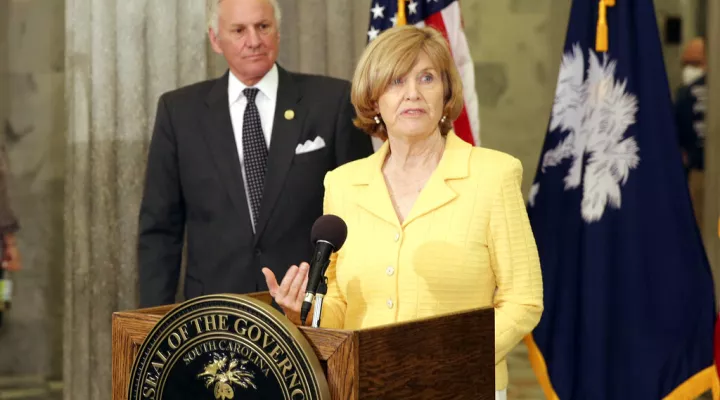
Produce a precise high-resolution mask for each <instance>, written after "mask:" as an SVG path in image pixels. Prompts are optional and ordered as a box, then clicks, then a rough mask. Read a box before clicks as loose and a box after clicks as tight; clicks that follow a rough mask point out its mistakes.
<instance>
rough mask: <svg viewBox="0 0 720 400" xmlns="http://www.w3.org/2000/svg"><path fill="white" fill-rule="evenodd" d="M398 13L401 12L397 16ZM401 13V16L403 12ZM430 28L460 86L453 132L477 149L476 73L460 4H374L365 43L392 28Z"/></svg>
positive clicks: (390, 0) (441, 0) (425, 0)
mask: <svg viewBox="0 0 720 400" xmlns="http://www.w3.org/2000/svg"><path fill="white" fill-rule="evenodd" d="M398 10H401V12H400V13H398ZM403 10H404V12H402V11H403ZM405 23H407V24H413V25H415V26H421V27H422V26H431V27H433V28H435V29H437V30H438V31H440V33H442V34H443V36H445V38H446V39H447V40H448V44H449V45H450V51H452V54H453V58H454V59H455V65H456V66H457V68H458V71H459V72H460V77H461V78H462V82H463V97H464V100H465V105H464V107H463V110H462V113H461V114H460V116H459V117H458V119H457V120H455V123H454V131H455V134H457V135H458V137H460V138H462V139H463V140H465V141H466V142H468V143H470V144H472V145H475V146H479V145H480V117H479V115H478V100H477V93H476V92H475V71H474V66H473V61H472V57H471V56H470V49H469V47H468V43H467V39H466V37H465V32H463V22H462V16H461V14H460V2H459V0H410V1H406V0H373V1H372V4H371V8H370V27H369V29H368V33H367V35H368V42H370V41H372V40H373V39H375V38H376V37H378V35H379V34H380V33H381V32H382V31H384V30H386V29H389V28H392V27H393V26H395V25H398V24H400V25H403V24H405Z"/></svg>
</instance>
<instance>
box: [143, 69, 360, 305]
mask: <svg viewBox="0 0 720 400" xmlns="http://www.w3.org/2000/svg"><path fill="white" fill-rule="evenodd" d="M278 73H279V85H278V96H277V104H276V108H275V120H274V123H273V132H272V139H271V141H270V149H269V155H268V169H267V175H266V178H265V189H264V194H263V200H262V206H261V209H260V215H259V218H258V223H257V234H253V231H252V227H251V225H250V224H251V223H250V215H249V210H248V205H247V199H246V196H245V189H244V186H243V179H242V173H241V169H240V161H239V158H238V154H237V147H236V145H235V136H234V134H233V128H232V122H231V119H230V109H229V105H228V92H227V89H228V73H226V74H225V75H224V76H223V77H221V78H220V79H217V80H211V81H206V82H201V83H198V84H194V85H191V86H187V87H184V88H180V89H178V90H175V91H172V92H169V93H165V94H163V95H162V96H161V97H160V100H159V102H158V110H157V117H156V121H155V128H154V132H153V137H152V141H151V144H150V152H149V155H148V162H147V173H146V181H145V189H144V195H143V199H142V203H141V206H140V224H139V243H138V261H139V268H140V303H141V306H143V307H147V306H154V305H160V304H171V303H173V302H174V300H175V292H176V288H177V284H178V279H179V275H180V266H181V256H182V250H183V239H184V235H185V234H187V273H186V276H185V278H186V279H185V287H184V294H185V298H188V299H189V298H193V297H197V296H200V295H205V294H212V293H249V292H255V291H263V290H267V286H266V284H265V278H264V276H263V274H262V272H261V268H262V267H265V266H266V267H269V268H270V269H271V270H272V271H273V272H274V273H275V275H276V276H277V277H278V281H279V280H280V279H282V277H283V276H284V275H285V272H286V271H287V269H288V267H289V266H290V265H293V264H298V263H300V262H302V261H309V257H310V255H311V253H312V248H313V246H312V244H311V243H310V229H311V227H312V224H313V223H314V222H315V220H316V219H317V218H318V217H319V216H321V215H322V212H323V211H322V210H323V194H324V188H323V179H324V177H325V173H326V172H328V171H330V170H332V169H334V168H335V167H337V166H339V165H341V164H344V163H346V162H349V161H352V160H355V159H358V158H362V157H365V156H367V155H369V154H371V153H372V151H373V150H372V144H371V141H370V138H369V137H368V136H367V135H365V134H363V133H362V132H361V131H359V130H358V129H357V128H355V127H354V126H353V124H352V118H353V117H354V110H353V108H352V105H351V104H350V85H349V83H348V82H347V81H342V80H339V79H334V78H328V77H321V76H312V75H304V74H296V73H291V72H288V71H285V70H284V69H282V68H279V67H278ZM286 110H293V111H294V114H295V115H294V118H293V119H286V118H285V111H286ZM317 136H321V137H322V138H323V139H324V141H325V144H326V147H325V148H323V149H321V150H317V151H313V152H310V153H304V154H299V155H296V154H295V148H296V146H297V145H298V144H301V143H304V142H305V141H306V140H313V139H315V138H316V137H317ZM186 227H187V229H186Z"/></svg>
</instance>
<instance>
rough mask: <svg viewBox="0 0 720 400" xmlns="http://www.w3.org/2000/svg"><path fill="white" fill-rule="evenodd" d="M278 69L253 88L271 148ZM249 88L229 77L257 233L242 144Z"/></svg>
mask: <svg viewBox="0 0 720 400" xmlns="http://www.w3.org/2000/svg"><path fill="white" fill-rule="evenodd" d="M278 84H279V78H278V69H277V65H273V67H272V68H271V69H270V71H268V73H267V74H265V76H264V77H263V78H262V79H261V80H260V82H258V83H257V84H256V85H254V86H252V87H254V88H257V89H258V91H259V92H258V94H257V97H255V105H257V108H258V112H259V113H260V124H261V125H262V130H263V136H265V144H266V145H267V146H268V149H269V148H270V138H271V137H272V127H273V121H274V118H275V105H276V104H277V92H278ZM247 87H248V86H246V85H245V84H244V83H242V82H241V81H240V80H239V79H238V78H237V77H235V75H233V73H232V71H231V72H230V73H229V77H228V102H229V104H230V119H231V120H232V127H233V132H234V133H235V144H236V145H237V151H238V157H239V158H240V169H241V171H242V178H243V184H244V185H243V186H244V187H245V198H246V199H247V200H248V214H249V215H250V221H251V222H252V224H251V225H252V226H253V231H255V221H254V220H253V213H252V208H251V206H250V195H249V193H248V188H247V177H246V174H245V164H244V163H243V159H244V157H243V144H242V127H243V117H244V115H245V107H247V97H245V95H244V94H243V90H245V89H246V88H247Z"/></svg>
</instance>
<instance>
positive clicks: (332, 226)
mask: <svg viewBox="0 0 720 400" xmlns="http://www.w3.org/2000/svg"><path fill="white" fill-rule="evenodd" d="M345 239H347V225H346V224H345V221H343V220H342V218H340V217H338V216H337V215H332V214H326V215H323V216H321V217H320V218H318V219H317V220H316V221H315V223H314V224H313V226H312V230H311V231H310V241H311V242H312V244H313V245H315V243H317V242H318V240H324V241H326V242H329V243H330V244H332V246H333V247H334V248H335V251H338V250H340V248H341V247H342V246H343V244H345Z"/></svg>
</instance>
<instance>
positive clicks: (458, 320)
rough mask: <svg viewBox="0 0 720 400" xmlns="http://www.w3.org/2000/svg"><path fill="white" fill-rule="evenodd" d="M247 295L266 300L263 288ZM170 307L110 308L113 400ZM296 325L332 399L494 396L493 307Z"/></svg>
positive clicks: (478, 399)
mask: <svg viewBox="0 0 720 400" xmlns="http://www.w3.org/2000/svg"><path fill="white" fill-rule="evenodd" d="M249 296H250V297H253V298H256V299H259V300H262V301H264V302H265V303H268V304H269V303H270V300H271V299H270V296H269V295H268V294H267V293H257V294H252V295H249ZM174 307H175V305H170V306H163V307H155V308H146V309H140V310H134V311H126V312H116V313H114V314H113V317H112V335H113V337H112V343H113V344H112V346H113V348H112V353H113V356H112V357H113V359H112V363H113V364H112V376H113V382H112V391H113V395H112V399H113V400H125V399H126V398H127V392H128V384H129V380H130V375H131V369H132V365H133V361H134V360H135V357H136V356H137V353H138V351H139V348H140V346H141V345H142V343H143V341H144V340H145V338H146V337H147V335H148V333H149V332H150V331H151V330H152V329H153V327H154V326H155V324H156V323H157V322H158V321H160V319H161V318H162V317H163V315H165V314H166V313H167V312H169V311H170V310H171V309H173V308H174ZM299 329H300V331H301V332H302V334H303V335H304V336H305V337H306V339H307V340H308V342H309V343H310V344H311V346H312V347H313V349H314V350H315V353H316V355H317V358H318V359H319V360H320V363H321V364H322V366H323V370H324V371H325V374H326V378H327V381H328V385H329V387H330V392H331V394H332V398H333V399H351V400H356V399H474V400H484V399H486V400H493V399H494V398H495V347H494V312H493V310H492V308H486V309H478V310H471V311H467V312H462V313H456V314H449V315H444V316H440V317H437V318H430V319H423V320H417V321H412V322H407V323H399V324H393V325H388V326H382V327H377V328H372V329H364V330H358V331H345V330H330V329H315V328H306V327H299Z"/></svg>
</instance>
